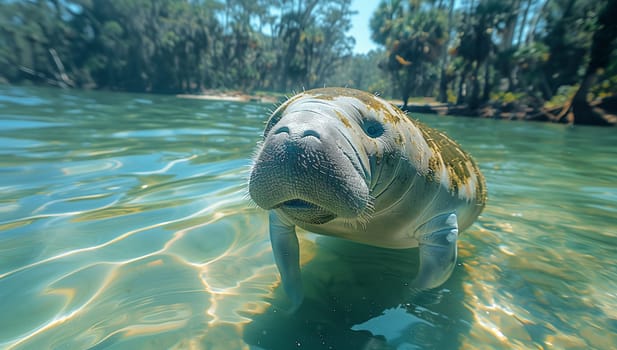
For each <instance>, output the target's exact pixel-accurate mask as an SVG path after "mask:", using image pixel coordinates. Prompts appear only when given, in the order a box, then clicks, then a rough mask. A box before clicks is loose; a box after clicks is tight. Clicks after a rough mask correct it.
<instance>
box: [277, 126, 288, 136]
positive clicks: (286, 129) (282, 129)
mask: <svg viewBox="0 0 617 350" xmlns="http://www.w3.org/2000/svg"><path fill="white" fill-rule="evenodd" d="M282 133H287V134H289V128H288V127H286V126H281V127H280V128H278V129H276V130H275V131H274V134H275V135H276V134H282Z"/></svg>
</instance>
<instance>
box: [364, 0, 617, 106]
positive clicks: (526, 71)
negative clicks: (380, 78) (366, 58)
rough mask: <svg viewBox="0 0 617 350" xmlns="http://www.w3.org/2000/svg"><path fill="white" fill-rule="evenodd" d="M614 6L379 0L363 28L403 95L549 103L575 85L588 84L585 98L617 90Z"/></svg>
mask: <svg viewBox="0 0 617 350" xmlns="http://www.w3.org/2000/svg"><path fill="white" fill-rule="evenodd" d="M615 2H616V1H615V0H604V1H598V0H466V1H464V0H463V1H454V0H440V1H439V0H438V1H428V0H424V1H422V0H405V1H402V0H386V1H381V2H380V5H379V7H378V8H377V10H376V12H375V14H374V15H373V17H372V19H371V24H370V25H371V30H372V33H373V39H374V40H375V41H376V42H377V43H379V44H381V45H383V46H384V47H385V48H386V51H387V52H386V58H385V61H384V62H382V63H381V66H382V68H384V70H385V71H387V72H389V74H390V77H391V79H390V80H391V81H392V82H394V84H395V85H396V86H397V90H398V91H399V93H400V96H401V97H402V98H403V99H404V100H407V98H409V97H410V96H418V95H420V96H422V95H424V96H435V97H437V98H438V100H439V101H441V102H446V101H448V102H456V103H458V104H463V103H464V104H467V105H469V106H470V107H471V108H475V107H477V106H479V105H481V104H483V103H485V102H487V101H489V100H501V101H504V102H509V101H514V100H520V99H527V100H529V101H528V102H529V103H533V102H535V103H538V102H546V101H549V102H552V103H553V104H555V105H557V104H563V103H565V102H566V100H567V99H569V98H572V96H573V95H574V94H575V92H576V91H578V90H579V88H580V87H581V86H582V85H581V83H583V81H586V83H587V82H589V80H593V84H591V86H584V87H583V88H585V90H586V91H583V92H584V94H585V95H587V94H588V93H593V94H595V97H603V96H606V95H611V94H615V93H616V92H617V59H616V58H617V52H616V50H614V47H615V44H616V41H615V38H616V37H617V6H616V4H615ZM590 78H593V79H590ZM586 79H587V80H586ZM583 85H585V84H583ZM532 100H533V101H532Z"/></svg>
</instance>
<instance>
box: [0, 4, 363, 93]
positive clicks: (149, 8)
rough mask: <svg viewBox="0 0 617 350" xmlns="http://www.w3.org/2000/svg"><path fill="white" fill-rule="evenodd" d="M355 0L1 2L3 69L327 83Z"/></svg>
mask: <svg viewBox="0 0 617 350" xmlns="http://www.w3.org/2000/svg"><path fill="white" fill-rule="evenodd" d="M350 3H351V0H327V1H326V0H293V1H285V0H218V1H217V0H30V1H0V77H3V78H4V79H6V80H8V81H9V82H19V81H23V80H31V81H40V82H47V83H52V84H57V85H68V86H76V87H96V88H107V89H118V90H128V91H149V92H187V91H200V90H202V89H240V90H245V91H246V90H254V89H264V90H276V91H287V90H289V89H299V88H300V89H301V88H302V87H306V88H308V87H312V86H319V85H323V84H324V81H325V80H326V77H329V76H331V75H332V74H333V73H334V70H335V69H336V67H337V65H339V64H341V62H342V59H343V58H344V57H349V56H350V55H351V50H352V48H353V45H354V40H353V38H351V37H350V36H349V35H348V33H347V32H348V31H349V29H350V26H351V21H350V20H351V15H352V11H351V10H350Z"/></svg>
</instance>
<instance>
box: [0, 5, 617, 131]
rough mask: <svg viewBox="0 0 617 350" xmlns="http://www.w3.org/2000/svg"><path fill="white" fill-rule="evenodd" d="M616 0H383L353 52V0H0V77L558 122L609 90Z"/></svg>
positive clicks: (615, 81)
mask: <svg viewBox="0 0 617 350" xmlns="http://www.w3.org/2000/svg"><path fill="white" fill-rule="evenodd" d="M615 3H616V0H600V1H596V0H456V1H455V0H382V1H381V2H380V3H379V5H378V6H377V9H376V11H375V12H374V14H373V15H372V18H371V21H370V29H371V31H372V40H373V41H374V42H376V43H377V44H379V45H380V46H381V48H382V49H380V50H377V51H373V52H370V53H368V54H363V55H353V54H352V50H353V46H354V39H353V38H352V37H351V36H350V35H349V30H350V28H351V18H352V16H353V15H354V11H352V10H351V0H329V1H326V0H23V1H12V0H0V81H2V80H4V81H8V82H10V83H15V82H22V81H34V82H36V83H48V84H54V85H60V86H70V87H86V88H104V89H112V90H125V91H144V92H161V93H177V92H199V91H202V90H204V89H234V90H243V91H253V90H270V91H278V92H284V93H288V92H289V91H297V90H301V89H308V88H313V87H319V86H324V85H329V86H332V85H342V86H350V87H356V88H360V89H364V90H369V91H372V92H378V93H381V94H386V95H390V96H391V97H395V98H401V99H402V100H403V103H404V104H405V105H407V104H408V102H409V100H410V99H411V98H413V97H416V96H422V97H434V98H437V100H438V101H440V102H448V103H450V104H456V105H460V106H466V108H469V109H471V110H477V109H478V108H481V107H482V106H485V105H487V103H494V102H502V103H505V104H508V103H511V102H512V101H518V102H522V103H524V104H525V105H534V106H548V107H547V108H549V107H550V106H554V105H565V106H566V107H568V108H564V111H563V112H562V113H557V114H558V115H557V116H556V119H559V118H561V117H565V116H566V115H567V114H568V113H570V112H572V111H576V110H578V111H584V110H585V111H590V110H591V109H592V108H591V107H590V106H589V105H584V104H581V103H582V102H588V101H589V100H590V99H598V98H602V97H606V96H615V95H617V63H616V62H617V60H616V58H617V53H616V50H615V49H614V48H615V45H616V40H615V37H616V36H617V35H616V34H615V33H616V32H615V23H617V22H615V21H614V20H613V19H614V18H615V16H616V15H615V7H616V5H615ZM575 95H576V101H578V102H577V103H574V104H572V108H570V104H571V103H572V101H573V97H574V96H575ZM566 100H569V101H570V104H567V105H566V102H565V101H566ZM549 109H550V108H549ZM616 118H617V117H616ZM583 119H585V118H583ZM583 119H579V120H583ZM596 121H599V120H596ZM586 123H592V124H593V123H595V122H593V118H591V119H589V118H588V120H587V121H586Z"/></svg>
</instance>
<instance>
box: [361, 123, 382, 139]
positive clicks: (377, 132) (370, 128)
mask: <svg viewBox="0 0 617 350" xmlns="http://www.w3.org/2000/svg"><path fill="white" fill-rule="evenodd" d="M362 128H363V129H364V133H366V134H367V135H368V137H370V138H376V137H379V136H381V135H383V133H384V129H383V125H381V123H380V122H378V121H377V120H367V121H366V122H364V124H363V125H362Z"/></svg>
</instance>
